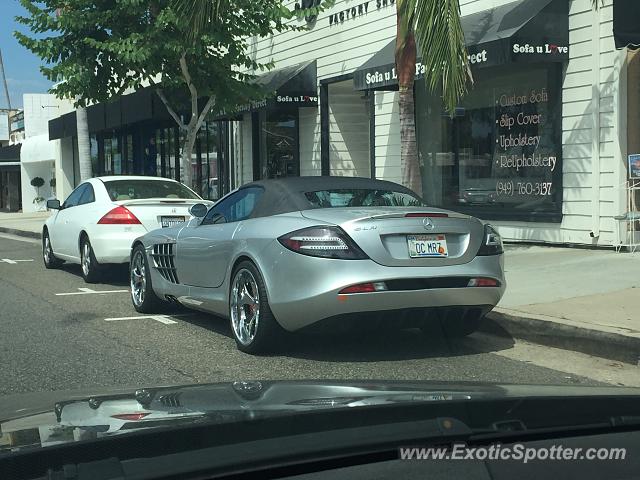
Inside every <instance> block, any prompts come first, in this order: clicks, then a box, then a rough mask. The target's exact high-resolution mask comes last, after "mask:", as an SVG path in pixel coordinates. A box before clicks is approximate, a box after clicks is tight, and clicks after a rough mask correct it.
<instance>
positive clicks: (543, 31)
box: [49, 0, 640, 246]
mask: <svg viewBox="0 0 640 480" xmlns="http://www.w3.org/2000/svg"><path fill="white" fill-rule="evenodd" d="M311 3H313V2H311ZM308 4H309V2H308V1H302V2H301V3H300V0H298V2H296V1H293V0H292V1H291V2H290V8H292V9H296V8H300V6H301V5H305V6H306V5H308ZM599 4H601V6H600V7H599V8H597V9H594V8H593V5H592V1H591V0H515V1H507V0H460V6H461V13H462V24H463V29H464V31H465V40H466V44H467V49H468V52H469V62H470V66H471V71H472V74H473V78H474V82H473V85H472V86H471V87H470V89H469V92H468V94H467V95H466V96H465V98H463V99H462V100H461V101H460V103H459V106H458V108H457V109H456V111H455V115H454V116H451V115H448V114H447V113H445V112H444V110H443V107H442V104H441V100H440V97H439V95H438V92H435V93H431V92H429V91H428V90H427V88H426V87H425V86H424V81H423V80H422V78H421V77H422V73H423V68H424V67H423V66H422V64H421V63H420V61H418V65H417V68H416V86H415V94H414V98H415V102H416V126H417V139H418V150H419V158H420V160H419V161H420V169H421V174H422V194H423V197H424V198H425V199H426V200H427V201H428V202H429V204H432V205H434V206H438V207H445V208H451V209H453V210H458V211H463V212H467V213H470V214H473V215H476V216H478V217H480V218H482V219H484V220H490V221H491V222H492V223H493V224H495V225H497V226H498V228H499V230H500V232H501V233H502V235H503V236H504V238H505V239H507V240H511V241H523V242H540V243H560V244H584V245H601V246H611V245H616V244H619V243H620V242H621V237H623V236H624V235H625V232H620V229H619V222H617V221H616V219H615V217H616V216H619V215H621V214H624V213H625V212H626V210H625V209H626V208H627V198H626V193H627V192H626V189H625V183H626V180H627V167H626V158H627V154H629V153H638V152H640V135H638V134H637V132H635V131H634V130H633V129H634V128H636V127H640V57H639V56H636V55H634V54H632V53H628V52H627V51H626V50H624V49H623V50H617V49H616V48H615V45H614V37H613V1H612V0H604V1H602V2H599ZM293 21H294V22H295V23H296V24H297V25H299V26H303V25H306V26H307V27H308V29H307V30H306V31H296V32H285V33H281V34H278V35H274V36H272V37H268V38H254V39H250V48H251V51H252V53H253V55H254V58H255V59H256V60H259V61H261V62H268V61H273V62H274V64H275V69H274V70H273V71H271V72H269V73H268V74H265V75H263V76H261V77H260V78H259V80H258V81H259V82H260V83H262V84H263V85H264V86H265V87H266V88H267V89H268V90H269V91H273V92H275V94H274V95H273V96H272V97H269V98H267V99H266V100H264V101H262V102H256V103H253V104H251V105H245V106H243V107H242V108H240V109H238V110H236V112H235V113H233V114H232V115H231V114H228V115H224V114H221V113H220V112H218V113H215V114H214V113H212V114H211V116H210V118H209V119H208V121H207V122H206V124H205V125H204V126H203V129H202V131H201V132H200V136H199V138H198V142H197V145H196V148H195V150H194V153H193V157H192V159H191V168H192V169H193V173H194V175H193V178H194V185H193V188H195V189H196V190H197V191H199V192H200V193H201V194H202V195H203V196H205V197H208V198H211V199H216V198H219V197H220V195H222V194H224V193H226V192H228V191H230V190H231V189H233V188H236V187H238V186H240V185H242V184H244V183H247V182H250V181H252V180H257V179H262V178H271V177H282V176H290V175H348V176H362V177H374V178H379V179H386V180H391V181H396V182H400V181H401V179H402V166H401V162H400V119H399V111H398V91H397V90H398V87H397V79H396V75H395V67H394V59H393V50H394V41H395V35H396V5H395V0H368V1H366V0H336V1H335V3H334V5H333V6H332V7H331V8H330V9H328V10H326V11H323V12H321V13H320V14H319V15H317V16H314V17H307V18H303V17H302V16H300V17H299V18H297V19H295V20H293ZM633 99H635V100H633ZM634 102H635V103H634ZM636 104H637V105H636ZM634 125H635V127H634ZM89 128H90V132H91V135H92V141H91V142H92V161H93V163H94V172H95V174H96V175H98V174H126V173H136V174H148V175H161V176H167V177H171V178H176V179H180V178H181V166H180V161H179V159H180V148H179V144H180V137H179V135H180V134H179V132H178V130H177V128H176V127H175V124H174V123H172V120H171V118H170V117H169V116H168V114H167V112H166V110H165V109H164V107H163V106H162V104H161V102H160V101H159V99H158V98H156V96H155V95H154V94H153V92H151V91H147V90H144V89H143V90H140V91H138V92H135V93H133V94H131V95H127V96H125V97H123V98H122V99H120V100H117V101H115V102H112V103H109V104H104V105H102V104H100V105H95V106H92V107H89ZM49 138H50V139H55V140H58V141H60V145H61V146H60V152H61V157H62V159H63V160H62V162H67V164H68V165H74V160H73V159H74V158H75V159H77V147H74V144H75V143H74V142H75V113H74V112H69V113H68V114H66V115H61V116H59V117H58V118H56V119H54V120H53V121H51V122H49ZM69 158H71V160H69ZM68 168H69V167H67V169H66V170H67V171H68ZM67 177H69V175H68V174H67Z"/></svg>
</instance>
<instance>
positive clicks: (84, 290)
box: [56, 287, 129, 297]
mask: <svg viewBox="0 0 640 480" xmlns="http://www.w3.org/2000/svg"><path fill="white" fill-rule="evenodd" d="M78 290H80V291H79V292H65V293H56V296H58V297H62V296H68V295H91V294H92V293H95V294H98V295H104V294H105V293H125V292H127V293H128V292H129V290H92V289H90V288H86V287H80V288H78Z"/></svg>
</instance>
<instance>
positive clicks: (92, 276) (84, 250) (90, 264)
mask: <svg viewBox="0 0 640 480" xmlns="http://www.w3.org/2000/svg"><path fill="white" fill-rule="evenodd" d="M80 267H81V269H82V277H83V278H84V281H85V282H87V283H97V282H98V281H100V278H101V277H102V269H101V266H100V264H99V263H98V260H96V256H95V255H94V253H93V247H92V246H91V242H90V241H89V237H87V236H86V235H84V236H83V237H82V239H81V240H80Z"/></svg>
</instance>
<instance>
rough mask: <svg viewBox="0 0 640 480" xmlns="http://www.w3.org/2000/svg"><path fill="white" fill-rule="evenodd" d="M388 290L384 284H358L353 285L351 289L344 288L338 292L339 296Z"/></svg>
mask: <svg viewBox="0 0 640 480" xmlns="http://www.w3.org/2000/svg"><path fill="white" fill-rule="evenodd" d="M386 290H387V285H386V284H385V283H384V282H372V283H358V284H357V285H351V286H350V287H346V288H343V289H342V290H340V291H339V292H338V295H347V294H349V293H372V292H384V291H386Z"/></svg>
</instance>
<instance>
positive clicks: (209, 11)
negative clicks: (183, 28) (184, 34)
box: [172, 0, 229, 36]
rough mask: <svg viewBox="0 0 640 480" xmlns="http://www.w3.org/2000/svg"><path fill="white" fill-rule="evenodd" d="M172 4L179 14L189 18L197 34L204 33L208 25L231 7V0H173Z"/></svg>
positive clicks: (193, 31) (194, 32)
mask: <svg viewBox="0 0 640 480" xmlns="http://www.w3.org/2000/svg"><path fill="white" fill-rule="evenodd" d="M172 6H173V7H174V8H175V10H176V12H177V13H178V14H179V15H184V16H185V17H186V18H188V19H189V21H190V23H191V25H192V26H193V29H192V31H191V33H192V34H193V35H194V36H195V35H198V34H200V33H202V32H203V31H204V30H205V29H206V28H207V25H208V24H210V23H211V22H214V21H215V20H216V19H217V18H218V16H219V15H220V14H221V13H222V12H224V11H226V9H227V8H228V7H229V0H172Z"/></svg>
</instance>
